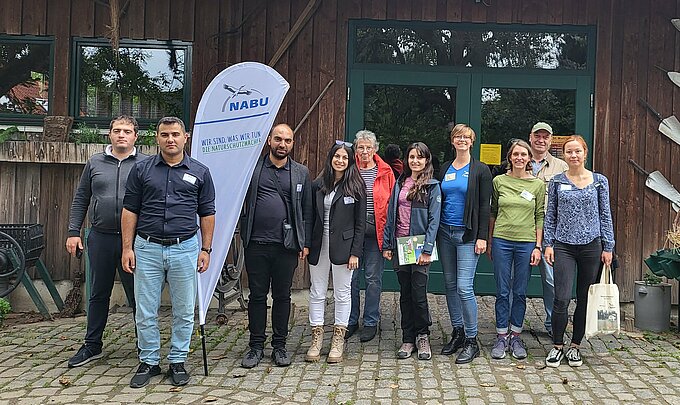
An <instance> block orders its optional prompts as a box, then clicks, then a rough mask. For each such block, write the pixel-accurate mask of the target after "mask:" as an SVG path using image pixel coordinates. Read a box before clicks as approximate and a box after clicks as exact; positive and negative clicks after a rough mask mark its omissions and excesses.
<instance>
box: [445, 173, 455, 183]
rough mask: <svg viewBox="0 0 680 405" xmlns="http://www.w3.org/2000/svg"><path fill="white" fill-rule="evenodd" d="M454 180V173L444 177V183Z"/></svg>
mask: <svg viewBox="0 0 680 405" xmlns="http://www.w3.org/2000/svg"><path fill="white" fill-rule="evenodd" d="M455 179H456V173H449V174H447V175H446V176H444V181H453V180H455Z"/></svg>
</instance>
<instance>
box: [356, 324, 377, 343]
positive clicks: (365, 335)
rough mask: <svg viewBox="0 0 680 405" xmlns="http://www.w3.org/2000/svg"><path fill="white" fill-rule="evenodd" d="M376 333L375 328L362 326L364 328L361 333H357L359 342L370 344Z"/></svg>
mask: <svg viewBox="0 0 680 405" xmlns="http://www.w3.org/2000/svg"><path fill="white" fill-rule="evenodd" d="M377 332H378V327H377V326H364V328H363V329H362V330H361V333H359V341H361V342H370V341H371V340H373V338H374V337H375V334H376V333H377Z"/></svg>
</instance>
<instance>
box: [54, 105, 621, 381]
mask: <svg viewBox="0 0 680 405" xmlns="http://www.w3.org/2000/svg"><path fill="white" fill-rule="evenodd" d="M137 133H138V125H137V122H136V120H135V119H134V118H133V117H129V116H121V117H117V118H115V119H114V120H112V121H111V125H110V130H109V137H110V140H111V145H109V146H108V147H107V148H106V150H105V151H104V152H103V153H102V154H98V155H95V156H93V157H92V158H91V159H90V160H89V161H88V162H87V164H86V166H85V169H84V171H83V174H82V176H81V180H80V184H79V186H78V190H77V191H76V194H75V196H74V199H73V204H72V209H71V217H70V222H69V238H68V239H67V241H66V248H67V251H68V252H69V253H71V254H72V255H77V254H78V253H79V252H81V251H82V249H83V242H82V240H81V237H80V232H81V227H82V225H83V222H84V219H85V215H86V213H87V212H88V211H89V218H90V223H91V230H90V232H89V235H88V237H87V242H88V249H87V254H88V256H89V259H90V263H91V268H92V288H91V295H90V299H89V304H88V323H87V333H86V337H85V343H84V344H83V346H82V347H81V348H80V350H78V352H77V353H76V354H75V355H74V356H73V357H72V358H71V359H70V360H69V362H68V365H69V367H77V366H81V365H83V364H86V363H88V362H89V361H92V360H94V359H97V358H99V357H101V356H102V345H103V344H102V334H103V330H104V327H105V325H106V320H107V314H108V306H109V300H110V296H111V290H112V286H113V280H114V277H115V272H116V269H118V270H119V271H120V275H121V281H122V284H123V286H124V288H125V291H126V293H127V294H128V301H129V304H130V305H131V307H132V308H133V314H134V318H135V323H136V333H137V346H138V354H139V359H140V365H139V368H138V369H137V372H136V373H135V375H134V376H133V377H132V380H131V382H130V386H131V387H134V388H138V387H143V386H145V385H146V384H148V382H149V380H150V378H151V377H153V376H156V375H159V374H161V369H160V366H159V363H160V334H159V328H158V309H159V306H160V297H161V292H162V289H163V285H164V283H165V282H166V281H167V282H168V285H169V292H170V297H171V303H172V315H173V323H172V336H171V342H170V345H171V347H170V352H169V354H168V362H169V368H168V373H167V374H168V376H169V377H170V379H171V382H172V383H173V384H175V385H184V384H187V383H188V381H189V378H190V376H189V373H188V372H187V371H186V369H185V368H184V362H185V360H186V358H187V354H188V351H189V344H190V339H191V333H192V330H193V322H194V305H195V294H196V273H197V272H202V271H205V270H206V269H207V267H208V264H209V261H210V253H211V251H212V235H213V228H214V215H215V202H214V200H215V191H214V185H213V181H212V178H211V175H210V171H209V170H208V168H207V167H206V166H204V165H202V164H201V163H199V162H198V161H196V160H194V159H192V158H190V157H189V156H188V155H187V154H186V153H185V152H184V145H185V143H186V141H187V139H188V134H187V133H186V130H185V128H184V123H183V122H182V121H181V120H179V119H178V118H175V117H166V118H163V119H161V121H160V122H159V125H158V130H157V135H156V138H157V142H158V144H159V150H160V151H159V154H158V155H156V156H150V157H146V156H143V155H142V154H141V153H138V152H137V151H136V149H135V147H134V142H135V140H136V138H137ZM475 140H476V134H475V132H474V131H473V130H472V128H470V127H469V126H467V125H465V124H457V125H455V126H454V127H453V128H452V130H451V133H450V142H451V145H452V148H453V149H454V151H455V158H454V159H453V160H451V161H448V162H446V163H444V164H443V165H442V166H441V169H440V170H439V172H438V173H435V170H434V167H433V155H432V153H431V152H430V150H429V148H428V146H427V145H425V144H424V143H422V142H414V143H412V144H411V145H410V146H409V147H408V148H407V150H406V154H405V156H404V160H405V161H404V162H403V164H402V162H401V160H399V163H400V164H399V165H398V168H397V167H395V166H394V165H392V166H391V165H390V164H388V163H386V162H385V161H384V160H383V159H381V157H380V156H379V155H378V154H377V151H378V148H379V143H378V140H377V138H376V136H375V134H374V133H373V132H371V131H368V130H361V131H359V132H358V133H357V134H356V136H355V139H354V142H353V143H349V142H345V141H342V140H338V141H335V143H334V144H333V145H331V147H330V149H329V151H328V153H327V156H326V158H325V160H324V163H323V167H322V170H321V173H320V174H319V175H318V177H317V178H316V179H314V180H313V181H312V180H311V178H310V174H309V170H308V169H307V168H306V167H305V166H304V165H302V164H300V163H298V162H296V161H294V160H293V159H292V157H291V156H290V154H291V152H292V150H293V145H294V134H293V130H292V129H291V128H290V126H288V125H286V124H279V125H276V126H274V127H273V128H272V130H271V132H270V134H269V136H268V138H267V145H268V149H269V150H268V152H267V153H266V154H264V155H263V156H262V157H261V158H260V159H259V160H258V161H257V163H256V165H255V169H254V172H253V176H252V179H251V181H250V185H249V187H248V190H247V194H246V197H245V202H244V205H243V211H242V217H241V223H240V233H241V239H242V242H243V246H244V248H245V265H246V272H247V278H248V287H249V290H250V292H249V297H248V298H249V304H248V329H249V343H248V350H247V351H246V353H245V355H244V357H243V359H242V362H241V365H242V366H243V367H244V368H253V367H255V366H257V365H258V364H259V363H260V361H261V360H262V358H263V357H264V345H265V342H266V340H267V335H266V324H267V298H268V295H269V292H270V291H271V298H272V305H271V324H272V338H271V346H272V348H273V350H272V352H271V358H272V361H273V363H274V364H275V365H277V366H288V365H290V364H291V356H290V354H289V353H288V352H287V350H286V339H287V336H288V320H289V317H290V303H291V286H292V282H293V275H294V272H295V269H296V268H297V267H298V263H299V261H300V260H304V259H306V260H307V261H308V262H309V269H310V281H311V286H310V296H309V323H310V327H311V343H310V346H309V349H308V351H307V353H306V355H305V360H307V361H318V360H320V359H321V352H322V350H323V342H324V334H325V331H324V325H325V323H326V322H325V313H324V310H325V306H326V295H327V290H328V285H329V281H330V278H331V277H332V280H333V281H332V282H333V297H334V303H335V308H334V321H333V328H332V338H331V345H330V350H329V352H328V355H327V357H326V359H327V361H328V363H338V362H341V361H343V358H344V354H345V341H346V340H347V339H349V338H350V337H351V336H353V335H354V334H355V333H357V332H358V333H359V339H360V340H361V341H362V342H367V341H370V340H372V339H374V338H375V336H376V334H377V333H378V328H379V322H380V295H381V292H382V276H383V271H384V263H385V259H387V260H391V261H392V265H393V268H394V269H395V271H396V274H397V278H398V281H399V285H400V311H401V328H402V345H401V346H400V347H399V349H398V351H397V353H396V356H397V357H398V358H400V359H404V358H408V357H410V356H412V355H413V353H414V352H415V353H417V356H418V358H419V359H421V360H427V359H430V358H431V356H432V352H431V346H430V341H429V334H430V326H431V323H432V322H431V317H430V312H429V308H428V300H427V285H428V278H429V271H430V266H431V263H432V261H433V260H437V259H436V258H437V256H438V260H440V261H441V266H442V269H443V273H444V280H445V289H446V299H447V307H448V312H449V315H450V320H451V326H452V335H451V339H450V341H449V342H448V343H446V344H445V345H444V347H443V348H442V349H441V353H442V354H444V355H452V354H455V353H458V354H457V356H456V360H455V361H456V363H458V364H464V363H469V362H471V361H472V360H473V359H474V358H476V357H477V356H479V353H480V349H479V345H478V342H477V330H478V316H477V300H476V297H475V291H474V278H475V271H476V267H477V262H478V260H479V257H480V256H481V255H482V254H485V253H486V254H488V255H489V257H490V258H491V259H492V261H493V267H494V274H495V281H496V290H497V294H496V305H495V315H496V332H497V339H496V340H495V342H494V345H493V348H492V349H491V356H492V357H493V358H503V357H505V356H506V353H508V352H510V353H511V354H512V356H513V357H515V358H517V359H522V358H525V357H526V355H527V354H526V348H525V346H524V344H523V342H522V339H521V338H520V334H521V332H522V326H523V324H524V315H525V310H526V290H527V286H528V282H529V277H530V274H531V266H538V267H539V269H540V270H541V278H542V281H543V299H544V304H545V309H546V321H545V327H546V330H547V332H548V333H549V334H550V335H551V336H552V338H553V343H554V348H553V349H552V350H550V352H549V353H548V356H547V357H546V364H547V365H548V366H554V367H556V366H559V364H560V363H561V361H562V359H563V358H564V357H566V358H567V360H568V362H569V364H570V365H572V366H579V365H581V363H582V360H581V357H580V352H579V345H580V343H581V340H582V338H583V335H584V330H585V308H586V305H587V291H588V287H589V286H590V284H592V283H594V282H596V280H597V278H598V275H599V271H600V267H601V263H605V264H609V263H611V260H612V250H613V247H614V237H613V229H612V220H611V212H610V207H609V195H608V192H609V191H608V190H609V186H608V182H607V179H606V177H605V176H603V175H601V174H598V173H593V172H591V171H589V170H587V169H586V168H585V162H586V159H587V153H588V147H587V145H586V142H585V141H584V140H583V138H582V137H580V136H572V137H570V138H569V139H567V141H566V142H565V143H564V146H563V152H564V156H565V158H566V162H565V161H563V160H560V159H557V158H556V157H553V156H552V155H551V154H550V153H549V148H550V145H551V141H552V128H551V127H550V125H548V124H546V123H542V122H539V123H537V124H536V125H535V126H534V127H533V128H532V130H531V133H530V134H529V143H527V142H525V141H523V140H514V141H513V142H512V144H511V145H510V148H509V151H508V154H507V162H508V167H507V169H506V170H505V172H502V173H501V174H499V175H498V176H496V177H495V178H492V174H491V171H490V170H489V168H488V167H487V166H486V165H485V164H484V163H482V162H480V161H479V160H477V159H475V158H474V157H473V156H472V154H471V150H472V147H473V144H474V142H475ZM394 155H396V156H398V154H396V153H394ZM397 160H398V157H397ZM390 161H391V162H393V161H394V159H390ZM395 175H396V176H395ZM546 187H547V188H546ZM546 190H547V191H546ZM196 215H198V217H199V218H200V221H199V222H200V230H201V232H200V235H201V238H200V239H201V240H199V238H198V236H197V231H198V229H199V226H198V225H197V224H196V221H195V220H194V218H195V217H196ZM404 237H413V238H414V239H416V237H417V239H418V242H417V243H418V249H417V252H418V256H417V257H416V260H415V262H409V263H405V262H400V260H399V255H398V254H397V247H398V244H399V243H400V242H399V240H400V239H399V238H404ZM435 249H436V250H435ZM553 268H554V271H553ZM133 274H134V282H133V281H132V280H133V277H132V275H133ZM574 279H576V286H577V306H576V310H575V314H574V332H573V335H572V338H571V342H570V347H569V348H568V349H567V350H566V351H565V349H564V332H565V328H566V325H567V319H568V315H567V308H568V304H569V302H570V299H571V291H572V285H573V283H574ZM361 284H364V285H365V294H364V308H363V319H362V328H361V329H360V328H359V319H360V307H361V305H360V285H361Z"/></svg>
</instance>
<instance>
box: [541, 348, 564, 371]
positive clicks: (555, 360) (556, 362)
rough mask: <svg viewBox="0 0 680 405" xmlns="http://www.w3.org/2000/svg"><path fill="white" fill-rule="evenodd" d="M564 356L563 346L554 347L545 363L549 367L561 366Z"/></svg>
mask: <svg viewBox="0 0 680 405" xmlns="http://www.w3.org/2000/svg"><path fill="white" fill-rule="evenodd" d="M563 358H564V350H562V348H561V347H560V348H557V347H553V348H552V349H550V352H549V353H548V356H547V357H546V358H545V365H546V366H548V367H559V366H560V363H562V359H563Z"/></svg>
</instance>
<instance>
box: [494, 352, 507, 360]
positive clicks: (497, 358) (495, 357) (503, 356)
mask: <svg viewBox="0 0 680 405" xmlns="http://www.w3.org/2000/svg"><path fill="white" fill-rule="evenodd" d="M506 355H507V353H503V355H502V356H500V357H499V356H494V355H493V354H492V355H491V358H492V359H496V360H501V359H504V358H505V356H506Z"/></svg>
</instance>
